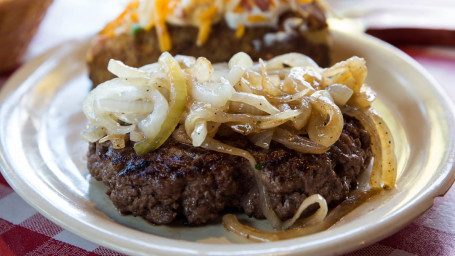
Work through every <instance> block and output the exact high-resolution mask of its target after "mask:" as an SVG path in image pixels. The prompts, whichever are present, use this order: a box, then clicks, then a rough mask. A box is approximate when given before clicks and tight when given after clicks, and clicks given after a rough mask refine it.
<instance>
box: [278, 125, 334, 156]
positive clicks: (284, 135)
mask: <svg viewBox="0 0 455 256" xmlns="http://www.w3.org/2000/svg"><path fill="white" fill-rule="evenodd" d="M273 140H274V141H276V142H278V143H281V144H283V145H284V146H286V147H288V148H290V149H293V150H295V151H298V152H301V153H310V154H322V153H324V152H326V151H327V150H329V147H324V146H322V145H319V144H317V143H316V142H313V141H311V140H309V139H307V138H305V137H302V136H299V135H296V134H292V133H291V132H290V131H288V130H286V129H283V128H279V127H277V128H275V132H274V133H273Z"/></svg>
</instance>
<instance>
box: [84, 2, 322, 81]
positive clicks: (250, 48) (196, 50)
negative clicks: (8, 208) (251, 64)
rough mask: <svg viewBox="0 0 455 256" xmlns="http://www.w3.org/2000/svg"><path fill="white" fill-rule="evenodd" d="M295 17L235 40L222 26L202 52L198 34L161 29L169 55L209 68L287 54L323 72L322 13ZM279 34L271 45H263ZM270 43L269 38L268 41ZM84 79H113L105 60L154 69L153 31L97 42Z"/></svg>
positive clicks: (310, 8) (315, 10)
mask: <svg viewBox="0 0 455 256" xmlns="http://www.w3.org/2000/svg"><path fill="white" fill-rule="evenodd" d="M301 8H302V9H303V10H302V12H303V13H306V14H308V15H303V14H302V13H299V12H293V13H290V12H289V13H285V14H283V15H282V16H281V18H280V22H279V27H246V28H245V33H244V35H243V36H242V37H241V38H236V37H235V30H232V29H230V28H229V27H228V26H227V24H226V23H225V22H224V21H221V22H219V23H217V24H214V25H213V26H212V29H211V32H210V37H209V39H208V40H207V42H206V43H205V44H204V45H203V46H197V45H196V38H197V34H198V28H196V27H193V26H175V25H170V24H167V27H168V30H169V34H170V36H171V41H172V49H171V50H170V51H169V52H170V53H171V54H172V55H177V54H181V55H189V56H195V57H200V56H202V57H206V58H208V59H209V60H210V61H211V62H212V63H217V62H226V61H229V59H230V58H231V57H232V56H233V55H234V54H236V53H238V52H241V51H242V52H246V53H248V54H249V55H250V56H251V58H252V59H253V60H258V59H259V58H262V59H270V58H271V57H273V56H277V55H281V54H284V53H289V52H301V53H304V54H306V55H308V56H309V57H311V58H312V59H314V60H315V61H316V62H317V63H318V64H319V65H320V66H323V67H325V66H328V65H329V64H330V63H329V62H330V57H329V46H328V41H329V32H328V29H327V23H326V20H325V14H324V11H323V10H322V9H321V8H320V7H319V6H318V5H317V4H316V3H312V4H307V5H303V6H302V7H301ZM294 18H299V19H302V21H303V23H302V24H300V25H292V22H290V21H291V20H292V19H294ZM277 33H279V34H280V35H279V36H275V39H274V40H266V39H265V37H266V35H267V37H269V39H270V36H271V35H272V34H277ZM271 37H272V38H273V37H274V36H271ZM88 55H89V57H88V67H89V76H90V79H91V80H92V82H93V84H94V85H95V86H96V85H98V84H100V83H102V82H104V81H107V80H109V79H112V78H114V75H112V74H111V73H110V72H109V71H108V70H107V64H108V62H109V60H110V59H116V60H121V61H123V62H124V63H125V64H127V65H129V66H133V67H141V66H143V65H146V64H149V63H154V62H156V61H157V60H158V57H159V56H160V55H161V51H160V48H159V43H158V37H157V35H156V31H155V29H151V30H148V31H140V32H138V33H136V34H135V35H131V34H130V33H123V34H120V35H117V36H115V37H108V36H105V35H99V36H97V37H96V38H95V39H94V41H93V43H92V47H91V48H90V50H89V54H88Z"/></svg>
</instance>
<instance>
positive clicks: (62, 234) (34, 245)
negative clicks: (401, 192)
mask: <svg viewBox="0 0 455 256" xmlns="http://www.w3.org/2000/svg"><path fill="white" fill-rule="evenodd" d="M0 255H2V256H10V255H74V256H78V255H123V254H120V253H117V252H114V251H112V250H109V249H107V248H104V247H101V246H99V245H96V244H94V243H92V242H89V241H87V240H85V239H82V238H80V237H78V236H76V235H74V234H72V233H70V232H68V231H66V230H64V229H62V228H61V227H59V226H57V225H56V224H54V223H52V222H51V221H49V220H48V219H46V218H45V217H43V216H42V215H41V214H39V213H38V212H36V211H35V210H34V209H33V208H32V207H30V206H29V205H27V203H25V202H24V201H23V200H22V199H21V198H20V197H19V196H18V195H17V194H16V193H15V192H14V191H13V190H12V189H11V187H10V186H9V185H8V184H7V183H6V181H5V179H4V178H3V176H1V175H0ZM363 255H377V256H382V255H383V256H386V255H388V256H398V255H400V256H407V255H425V256H426V255H430V256H431V255H446V256H449V255H455V187H454V188H452V189H451V190H450V191H449V192H448V193H447V194H446V196H445V197H444V198H436V200H435V205H434V206H433V207H432V208H431V209H430V210H429V211H428V212H426V213H425V214H424V215H423V216H421V217H420V218H418V219H417V220H415V221H414V222H413V223H411V224H410V225H408V226H407V227H405V228H404V229H402V230H401V231H399V232H398V233H396V234H394V235H392V236H391V237H389V238H387V239H385V240H382V241H380V242H378V243H376V244H374V245H371V246H369V247H366V248H363V249H360V250H358V251H355V252H352V253H350V254H348V256H363Z"/></svg>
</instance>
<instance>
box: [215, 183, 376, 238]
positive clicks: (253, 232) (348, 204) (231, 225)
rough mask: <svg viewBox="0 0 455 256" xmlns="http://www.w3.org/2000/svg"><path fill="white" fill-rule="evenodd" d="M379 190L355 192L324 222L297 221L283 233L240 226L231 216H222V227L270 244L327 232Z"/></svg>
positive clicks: (332, 211)
mask: <svg viewBox="0 0 455 256" xmlns="http://www.w3.org/2000/svg"><path fill="white" fill-rule="evenodd" d="M381 191H382V190H381V189H371V190H368V191H355V192H353V193H352V195H350V196H349V197H348V198H346V200H344V201H343V202H341V204H339V205H338V206H337V207H335V208H334V209H332V210H331V211H330V212H329V213H328V215H327V216H326V217H325V219H324V221H322V222H319V223H317V224H314V225H310V226H303V227H302V225H305V224H304V223H302V222H303V221H302V220H299V221H297V222H296V223H295V224H294V226H293V227H291V228H290V229H288V230H285V231H263V230H259V229H257V228H254V227H251V226H249V225H245V224H242V223H240V222H239V221H238V219H237V217H236V216H235V215H232V214H226V215H224V216H223V225H224V227H225V228H226V229H227V230H228V231H230V232H232V233H234V234H237V235H239V236H241V237H244V238H246V239H249V240H251V241H256V242H272V241H278V240H284V239H290V238H294V237H299V236H306V235H311V234H314V233H317V232H321V231H324V230H327V229H328V228H330V227H331V226H333V225H334V224H335V223H336V222H338V221H339V220H340V219H341V218H342V217H344V216H345V215H347V214H348V213H350V212H351V211H352V210H354V209H355V208H357V207H358V206H359V205H361V204H362V203H364V202H365V201H367V200H368V199H369V198H372V197H374V196H375V195H377V194H379V193H380V192H381Z"/></svg>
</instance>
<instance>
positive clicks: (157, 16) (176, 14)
mask: <svg viewBox="0 0 455 256" xmlns="http://www.w3.org/2000/svg"><path fill="white" fill-rule="evenodd" d="M314 1H318V0H268V1H263V2H260V1H255V0H244V1H238V2H235V3H233V2H231V1H228V0H215V1H208V0H134V1H132V2H131V3H129V4H128V6H127V7H126V8H125V10H124V11H123V12H122V13H121V14H120V15H119V16H118V17H117V18H116V19H114V20H113V21H111V22H109V23H108V24H107V25H106V26H105V28H104V29H103V30H102V31H101V32H100V34H102V35H107V36H109V37H114V36H116V35H117V34H119V33H125V32H126V31H130V30H131V29H130V28H131V27H133V26H136V27H137V26H139V27H141V28H143V29H145V30H146V31H148V30H150V29H152V28H155V29H156V35H157V38H158V44H159V48H160V50H161V51H163V52H165V51H169V50H171V48H172V41H171V36H170V34H169V31H168V28H167V24H166V23H171V24H177V25H192V26H196V27H197V28H198V35H197V39H196V44H197V45H198V46H202V45H204V44H205V43H206V42H207V40H208V38H209V36H210V33H211V29H212V25H213V24H214V23H215V22H217V21H218V20H219V19H220V17H223V16H224V18H225V19H226V21H227V23H228V26H229V27H230V28H232V29H233V30H235V37H236V38H241V37H242V36H243V35H244V33H245V26H250V25H253V26H254V23H259V24H269V23H271V24H272V23H273V22H276V16H277V15H280V14H281V13H282V12H283V11H285V10H288V9H293V8H294V7H295V6H296V5H297V4H308V3H312V2H314ZM228 14H229V15H231V16H232V15H233V20H232V17H231V18H230V19H231V20H228ZM231 23H232V24H231ZM243 23H245V24H243Z"/></svg>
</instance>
